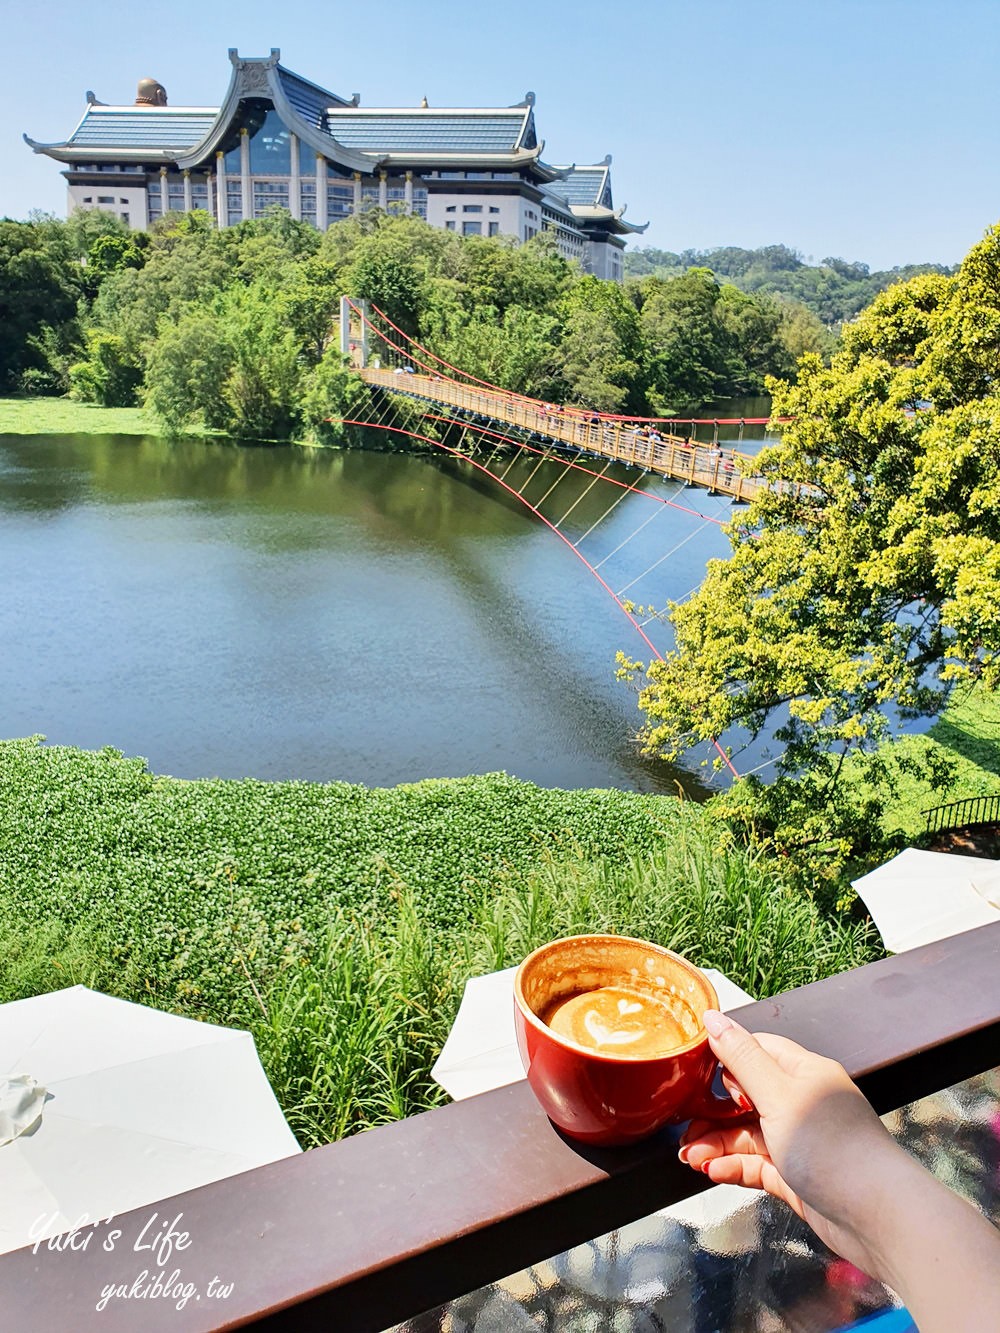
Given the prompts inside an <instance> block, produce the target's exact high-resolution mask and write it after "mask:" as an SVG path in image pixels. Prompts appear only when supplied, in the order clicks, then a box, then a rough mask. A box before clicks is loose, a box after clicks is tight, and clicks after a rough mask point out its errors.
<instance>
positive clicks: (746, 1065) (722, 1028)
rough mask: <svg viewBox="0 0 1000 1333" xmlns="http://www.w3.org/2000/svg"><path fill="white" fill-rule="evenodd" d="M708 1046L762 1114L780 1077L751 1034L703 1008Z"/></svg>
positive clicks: (781, 1073)
mask: <svg viewBox="0 0 1000 1333" xmlns="http://www.w3.org/2000/svg"><path fill="white" fill-rule="evenodd" d="M702 1022H703V1023H704V1025H705V1031H706V1032H707V1033H708V1040H709V1044H710V1046H711V1047H712V1050H713V1052H714V1053H715V1055H716V1056H717V1057H718V1060H719V1063H720V1064H721V1065H723V1066H724V1067H725V1068H726V1069H727V1070H728V1071H729V1073H730V1074H732V1076H733V1077H734V1078H735V1079H736V1081H737V1082H738V1083H739V1085H740V1087H741V1088H742V1089H743V1091H744V1092H745V1093H746V1094H747V1096H748V1097H749V1098H750V1100H751V1101H752V1102H753V1104H754V1106H755V1107H756V1108H757V1110H758V1111H763V1110H764V1108H765V1106H766V1105H767V1102H768V1098H769V1096H773V1094H774V1090H775V1087H776V1085H777V1083H779V1082H781V1081H782V1079H783V1078H784V1074H783V1071H782V1068H781V1066H780V1065H779V1064H778V1062H777V1060H775V1059H774V1057H773V1056H772V1055H769V1054H768V1052H767V1051H765V1050H764V1047H763V1046H762V1045H761V1044H760V1042H759V1041H758V1040H757V1038H756V1037H755V1036H754V1035H753V1033H751V1032H748V1031H747V1030H746V1028H742V1027H740V1025H739V1023H735V1022H734V1021H733V1020H732V1019H731V1018H730V1017H729V1015H728V1014H723V1013H720V1012H719V1011H718V1010H717V1009H706V1010H705V1013H704V1014H703V1015H702Z"/></svg>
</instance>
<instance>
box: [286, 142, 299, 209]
mask: <svg viewBox="0 0 1000 1333" xmlns="http://www.w3.org/2000/svg"><path fill="white" fill-rule="evenodd" d="M288 148H289V152H290V153H291V155H292V176H291V179H290V180H289V182H288V208H289V211H290V212H291V215H292V217H293V218H295V219H296V220H298V219H300V218H301V217H302V189H301V184H300V177H299V138H298V135H297V134H290V135H289V136H288Z"/></svg>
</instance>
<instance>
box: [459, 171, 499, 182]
mask: <svg viewBox="0 0 1000 1333" xmlns="http://www.w3.org/2000/svg"><path fill="white" fill-rule="evenodd" d="M492 175H493V173H492V172H490V171H467V172H466V173H465V179H466V180H467V181H488V180H490V179H491V177H492Z"/></svg>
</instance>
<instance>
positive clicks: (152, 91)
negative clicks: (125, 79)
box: [135, 79, 167, 106]
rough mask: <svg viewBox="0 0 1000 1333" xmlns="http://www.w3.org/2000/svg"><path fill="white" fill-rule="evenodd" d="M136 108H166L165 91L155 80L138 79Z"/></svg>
mask: <svg viewBox="0 0 1000 1333" xmlns="http://www.w3.org/2000/svg"><path fill="white" fill-rule="evenodd" d="M135 104H136V106H166V105H167V90H166V88H164V86H163V84H162V83H160V82H158V81H157V80H156V79H140V80H139V87H138V89H137V91H136V94H135Z"/></svg>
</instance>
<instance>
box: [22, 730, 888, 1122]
mask: <svg viewBox="0 0 1000 1333" xmlns="http://www.w3.org/2000/svg"><path fill="white" fill-rule="evenodd" d="M602 929H608V930H616V931H621V932H623V933H631V934H637V935H641V936H645V937H647V938H651V939H656V940H659V941H661V942H662V943H664V944H666V945H668V946H671V947H674V948H677V949H680V950H682V951H683V952H685V953H687V954H688V955H689V956H690V957H691V958H693V959H694V960H695V961H697V962H700V963H702V964H704V965H706V966H708V965H711V966H716V967H719V968H721V969H722V970H723V971H725V972H726V973H728V974H729V975H730V976H731V977H733V979H734V980H736V981H737V982H738V983H739V984H740V985H742V986H743V987H744V988H745V989H746V990H748V991H750V992H751V993H752V994H754V995H764V994H769V993H774V992H775V991H778V990H781V989H784V988H786V987H788V986H794V985H799V984H803V983H805V982H807V981H810V980H813V979H815V978H817V977H819V976H824V975H828V974H830V973H833V972H837V971H841V970H843V969H844V968H847V967H852V966H857V965H860V964H861V963H863V962H866V961H868V960H869V959H870V958H871V957H873V956H875V946H874V944H873V942H872V941H871V939H870V937H869V936H868V935H867V934H866V932H865V931H864V929H863V928H861V927H858V926H855V925H849V924H846V923H842V922H838V921H830V920H827V919H824V918H823V917H822V916H821V915H820V913H819V912H818V911H817V909H816V908H815V906H814V904H813V903H812V902H811V901H810V900H808V899H806V898H803V897H801V896H796V895H793V894H792V893H791V892H790V891H789V890H788V889H787V888H785V886H784V885H783V883H782V882H781V880H780V879H779V878H778V876H777V875H776V873H775V869H774V867H773V865H772V864H770V863H768V862H766V861H764V860H763V859H761V858H760V857H754V856H752V855H748V854H747V853H746V852H744V851H742V850H740V849H739V848H737V847H735V846H734V845H733V844H732V841H731V839H730V838H729V837H728V835H727V833H726V831H725V829H724V828H722V827H721V826H720V825H719V824H717V823H716V822H715V820H714V819H713V817H712V816H711V813H710V812H707V811H705V810H704V809H701V808H699V807H696V806H694V805H690V804H682V803H681V802H679V801H677V800H675V799H674V798H672V797H657V796H642V795H635V794H630V793H625V792H618V791H576V792H560V791H548V790H544V789H542V788H538V787H534V786H532V785H531V784H529V783H524V782H518V781H516V780H514V779H512V778H509V777H506V776H505V775H503V774H493V775H488V776H485V777H475V778H467V779H461V780H455V781H426V782H420V783H416V784H412V785H409V786H403V787H396V788H392V789H387V790H372V789H368V788H365V787H360V786H353V785H348V784H344V783H331V784H316V783H301V782H283V783H264V782H255V781H239V782H235V781H198V782H183V781H179V780H175V779H172V778H163V777H156V776H154V775H152V774H150V773H149V772H148V771H147V770H146V768H145V765H144V764H143V762H142V761H141V760H136V759H126V758H123V757H122V756H121V755H120V754H118V753H117V752H116V751H112V750H103V751H99V752H88V751H81V750H73V749H67V748H61V747H49V746H44V745H39V744H37V743H36V742H34V741H7V742H0V1000H8V999H14V998H19V997H22V996H26V995H31V994H35V993H38V992H40V991H43V990H47V989H54V988H58V987H60V986H64V985H67V984H72V983H74V982H84V983H85V984H90V985H93V986H96V987H98V988H100V989H102V990H105V991H108V992H109V993H112V994H118V995H121V996H123V997H124V998H126V999H135V1000H141V1001H145V1002H147V1003H152V1004H155V1005H158V1006H160V1007H162V1008H166V1009H172V1010H176V1011H177V1012H181V1013H186V1014H189V1015H193V1016H195V1017H202V1018H206V1019H211V1020H213V1021H216V1022H223V1023H236V1024H239V1025H243V1026H247V1027H249V1028H251V1030H252V1031H253V1032H254V1034H255V1036H256V1039H257V1043H258V1048H259V1050H260V1052H261V1057H262V1059H263V1061H264V1064H265V1068H266V1069H267V1072H268V1075H269V1077H270V1078H271V1081H272V1084H273V1086H274V1088H275V1091H276V1093H277V1094H278V1097H279V1100H280V1101H281V1103H282V1105H283V1107H284V1108H285V1110H286V1113H287V1114H288V1116H289V1120H290V1122H291V1123H292V1125H293V1128H294V1129H295V1130H296V1132H297V1133H299V1135H300V1137H301V1138H302V1140H303V1142H306V1143H317V1142H322V1141H324V1140H327V1139H330V1138H333V1137H336V1136H338V1135H341V1134H344V1133H348V1132H350V1131H352V1130H355V1129H359V1128H364V1127H367V1126H369V1125H372V1124H376V1123H379V1122H380V1121H384V1120H387V1119H393V1118H396V1117H398V1116H401V1115H405V1114H409V1113H412V1112H413V1111H416V1110H419V1109H422V1108H423V1107H425V1106H427V1105H431V1104H433V1103H434V1102H435V1100H438V1099H439V1098H440V1096H441V1094H440V1093H438V1091H437V1090H436V1089H435V1088H434V1086H433V1085H432V1084H431V1082H430V1080H429V1069H430V1065H431V1064H432V1063H433V1060H434V1058H435V1057H436V1055H437V1052H438V1051H439V1050H440V1047H441V1045H442V1043H443V1041H444V1037H445V1036H446V1034H447V1031H448V1028H449V1026H450V1024H451V1022H452V1020H453V1018H454V1014H455V1011H456V1009H457V1007H458V1002H459V1000H460V997H461V990H462V986H463V985H464V982H465V980H466V979H467V978H468V977H469V976H471V975H475V974H476V973H479V972H484V971H489V970H492V969H494V968H499V967H504V966H507V965H509V964H511V963H513V962H515V961H516V960H518V959H519V958H520V957H521V956H523V954H524V953H525V952H527V951H528V950H529V949H531V948H533V947H534V946H535V945H537V944H540V943H542V942H544V941H545V940H547V939H549V938H551V937H552V936H554V935H556V934H562V933H570V932H574V931H583V930H602Z"/></svg>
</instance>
